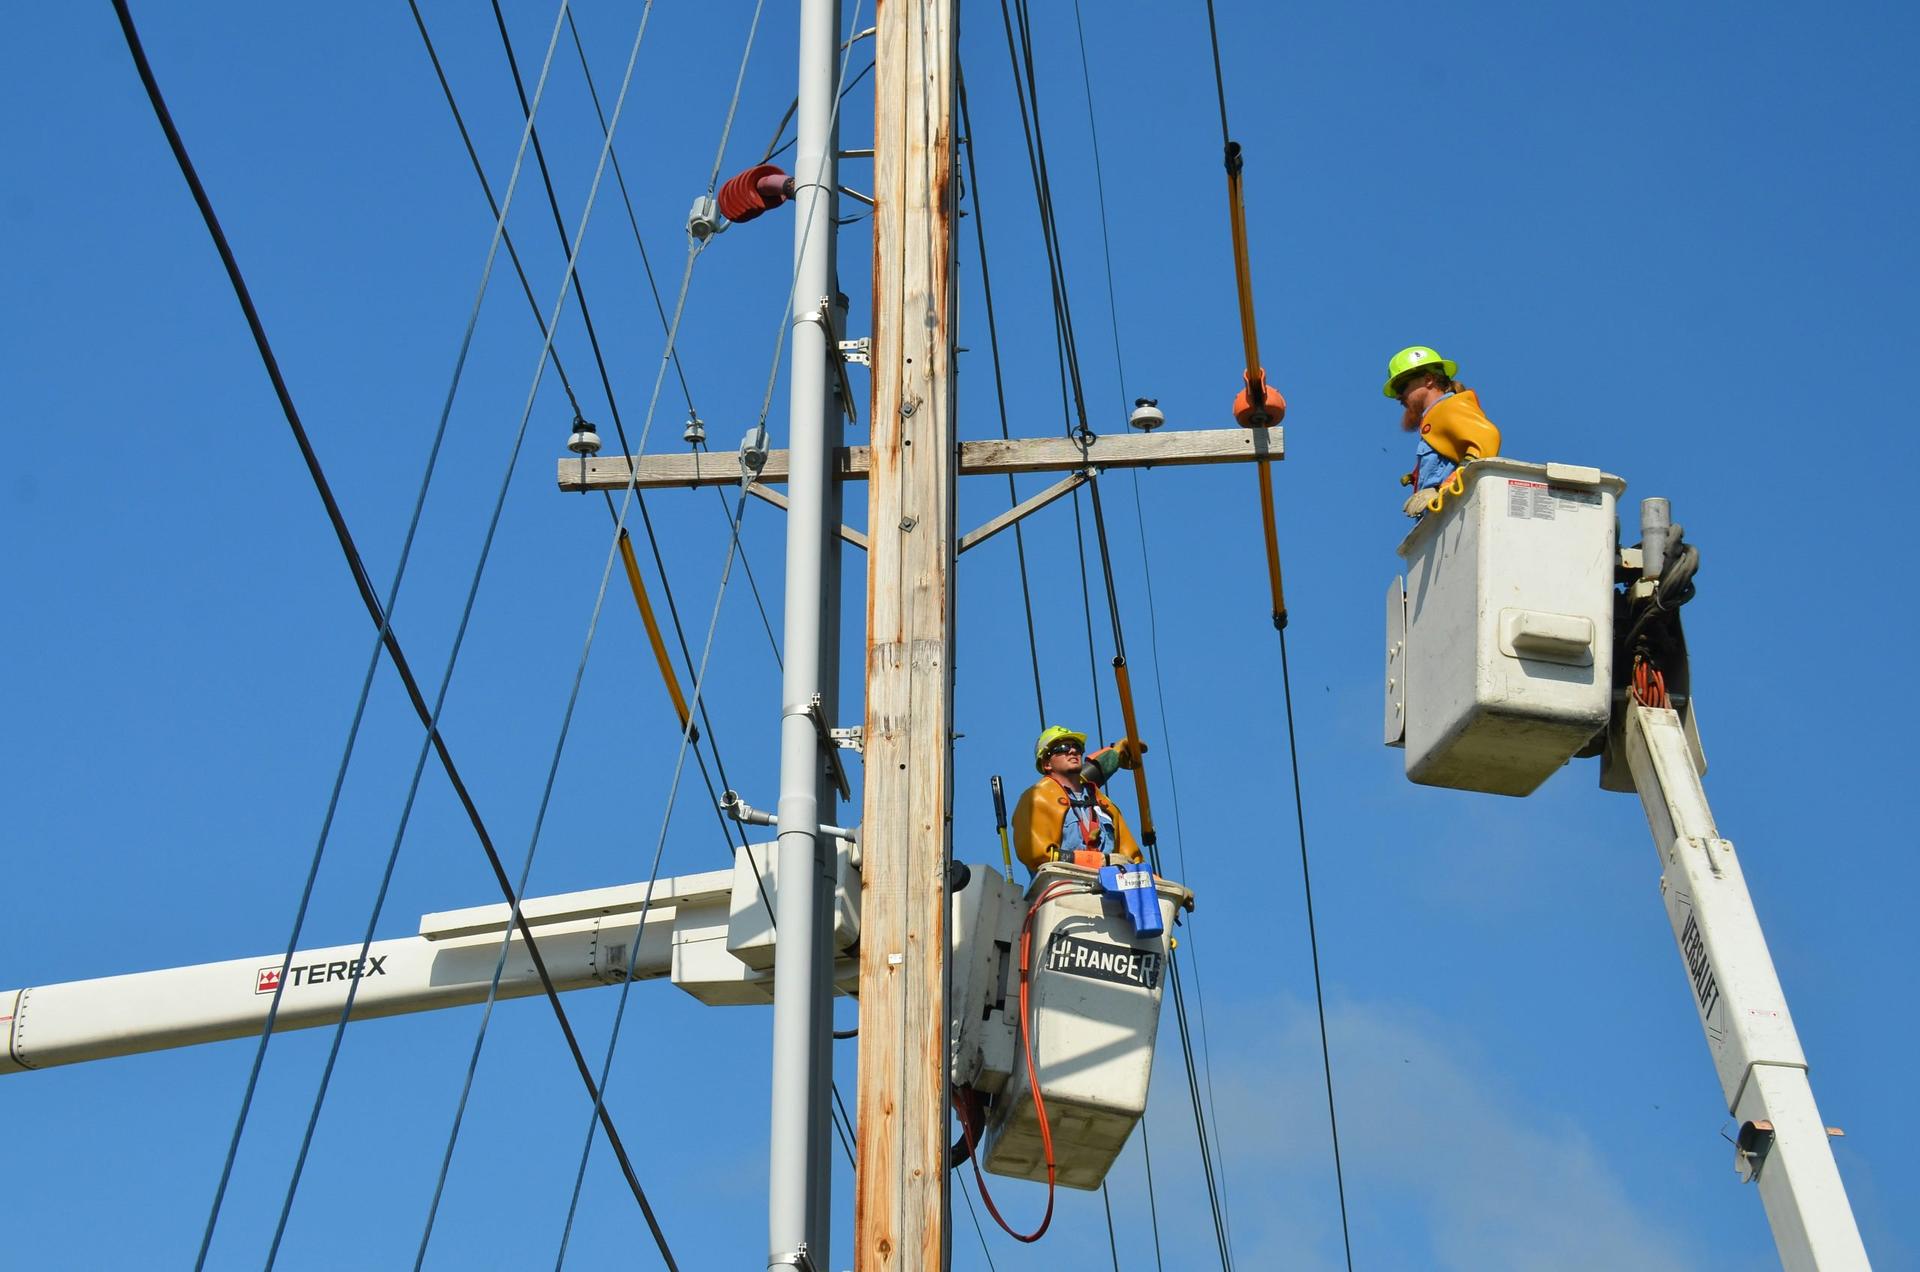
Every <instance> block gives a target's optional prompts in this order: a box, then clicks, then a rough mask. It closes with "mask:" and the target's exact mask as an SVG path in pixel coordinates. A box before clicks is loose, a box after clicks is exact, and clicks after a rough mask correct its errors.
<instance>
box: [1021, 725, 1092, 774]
mask: <svg viewBox="0 0 1920 1272" xmlns="http://www.w3.org/2000/svg"><path fill="white" fill-rule="evenodd" d="M1062 742H1071V743H1073V744H1074V745H1075V746H1077V747H1079V748H1080V750H1081V752H1082V753H1085V751H1086V749H1087V735H1086V734H1084V733H1080V732H1077V731H1076V730H1073V729H1069V728H1067V727H1066V726H1065V725H1059V724H1056V725H1051V726H1049V727H1048V728H1046V729H1044V730H1042V731H1041V734H1040V740H1039V741H1038V742H1035V743H1034V744H1033V766H1034V767H1035V768H1037V769H1039V770H1040V771H1041V772H1042V773H1044V772H1046V771H1047V752H1048V751H1050V750H1052V749H1053V748H1054V747H1055V746H1057V745H1059V744H1060V743H1062Z"/></svg>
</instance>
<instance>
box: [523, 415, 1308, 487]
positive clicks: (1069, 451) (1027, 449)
mask: <svg viewBox="0 0 1920 1272" xmlns="http://www.w3.org/2000/svg"><path fill="white" fill-rule="evenodd" d="M1285 457H1286V451H1285V446H1284V442H1283V438H1282V434H1281V430H1280V429H1278V428H1204V429H1190V430H1186V431H1184V432H1178V433H1165V432H1158V433H1152V434H1138V433H1113V434H1109V435H1105V436H1099V437H1095V438H1092V439H1091V440H1090V441H1088V442H1087V444H1086V445H1085V446H1084V447H1083V446H1082V445H1081V443H1080V441H1079V440H1078V439H1077V438H1072V437H1022V438H1015V439H1013V440H1011V441H1008V440H1007V439H1005V438H994V439H992V440H989V441H977V442H961V443H960V476H962V477H987V476H994V475H997V474H1002V473H1012V474H1015V475H1018V474H1021V473H1068V472H1078V471H1081V470H1083V469H1086V468H1088V467H1094V468H1155V467H1166V468H1176V467H1181V466H1185V465H1189V464H1238V463H1252V462H1257V461H1260V460H1274V459H1284V458H1285ZM787 462H788V457H787V452H786V451H784V450H776V451H768V452H767V462H766V466H765V467H763V468H762V469H761V470H760V472H759V474H758V477H757V482H759V483H764V484H775V485H777V484H781V483H784V482H785V481H786V480H787ZM871 465H872V453H871V451H870V449H869V448H868V447H865V446H845V447H839V448H837V449H836V450H835V451H834V457H833V471H832V475H833V476H835V477H837V478H839V479H840V480H841V481H865V480H866V479H867V473H868V470H869V468H870V467H871ZM635 470H638V476H633V474H634V473H635ZM558 472H559V480H560V489H561V490H562V491H565V492H567V493H574V492H580V491H590V490H613V491H620V490H625V489H626V488H627V482H628V480H629V478H630V477H631V478H632V480H633V484H634V486H635V487H636V488H638V489H640V490H668V489H673V488H676V487H682V486H684V487H693V486H731V485H733V484H734V483H736V482H738V481H739V480H740V466H739V464H738V463H735V462H733V459H732V457H731V456H726V457H715V456H712V455H702V454H699V453H697V452H694V453H689V454H685V455H640V456H626V455H602V456H597V457H595V458H592V459H587V460H584V461H582V460H581V459H579V458H577V457H575V456H568V457H567V458H565V459H562V460H560V461H558ZM754 493H756V494H758V493H759V492H758V491H755V492H754Z"/></svg>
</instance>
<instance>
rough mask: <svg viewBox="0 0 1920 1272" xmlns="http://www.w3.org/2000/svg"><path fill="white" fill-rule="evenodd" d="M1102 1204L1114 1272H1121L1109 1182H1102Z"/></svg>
mask: <svg viewBox="0 0 1920 1272" xmlns="http://www.w3.org/2000/svg"><path fill="white" fill-rule="evenodd" d="M1100 1204H1101V1205H1102V1206H1103V1207H1105V1208H1106V1212H1107V1252H1108V1253H1109V1254H1111V1255H1112V1256H1113V1272H1120V1242H1119V1239H1118V1238H1116V1237H1115V1236H1114V1234H1113V1198H1112V1197H1110V1196H1108V1195H1107V1181H1106V1180H1104V1179H1103V1180H1101V1181H1100Z"/></svg>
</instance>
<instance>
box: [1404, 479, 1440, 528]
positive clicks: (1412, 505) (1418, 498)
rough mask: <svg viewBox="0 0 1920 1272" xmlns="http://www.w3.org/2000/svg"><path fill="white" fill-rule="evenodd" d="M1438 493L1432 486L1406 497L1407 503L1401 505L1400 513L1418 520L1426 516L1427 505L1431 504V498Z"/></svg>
mask: <svg viewBox="0 0 1920 1272" xmlns="http://www.w3.org/2000/svg"><path fill="white" fill-rule="evenodd" d="M1439 493H1440V492H1439V490H1438V488H1436V487H1433V486H1429V487H1427V488H1426V489H1425V490H1416V491H1414V492H1413V493H1412V494H1411V495H1408V496H1407V502H1406V503H1405V504H1403V505H1401V508H1400V511H1402V512H1404V513H1406V514H1407V515H1408V516H1409V517H1412V518H1414V519H1415V520H1418V519H1419V518H1420V517H1422V516H1424V515H1425V514H1426V511H1427V505H1428V504H1430V503H1432V502H1433V497H1434V496H1435V495H1437V494H1439Z"/></svg>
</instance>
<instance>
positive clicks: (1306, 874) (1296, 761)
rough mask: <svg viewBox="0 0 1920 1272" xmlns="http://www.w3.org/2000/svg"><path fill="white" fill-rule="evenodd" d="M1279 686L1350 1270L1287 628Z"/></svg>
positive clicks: (1336, 1182)
mask: <svg viewBox="0 0 1920 1272" xmlns="http://www.w3.org/2000/svg"><path fill="white" fill-rule="evenodd" d="M1280 687H1281V692H1282V694H1283V695H1284V696H1285V701H1286V705H1287V760H1288V762H1289V764H1291V765H1292V768H1293V814H1294V823H1295V825H1296V827H1297V828H1298V830H1299V832H1300V883H1301V887H1302V890H1303V891H1304V893H1305V895H1306V903H1307V948H1308V950H1309V951H1311V953H1312V955H1313V1005H1314V1009H1315V1011H1316V1012H1317V1013H1318V1014H1319V1017H1320V1065H1321V1068H1322V1069H1323V1070H1325V1072H1326V1078H1327V1127H1328V1129H1329V1131H1330V1132H1331V1133H1332V1136H1333V1182H1334V1185H1335V1187H1336V1188H1337V1189H1338V1190H1339V1193H1340V1240H1341V1242H1342V1244H1343V1245H1344V1246H1345V1248H1346V1252H1347V1269H1348V1272H1352V1269H1353V1238H1352V1237H1351V1236H1350V1235H1349V1234H1348V1229H1347V1178H1346V1172H1345V1171H1344V1170H1343V1169H1342V1168H1341V1164H1340V1119H1339V1117H1338V1116H1337V1115H1336V1114H1335V1113H1334V1108H1333V1053H1332V1051H1331V1050H1329V1048H1328V1046H1327V1002H1326V997H1325V995H1324V994H1323V993H1322V991H1321V988H1320V937H1319V935H1318V933H1317V932H1316V931H1315V928H1314V922H1313V874H1312V871H1311V870H1310V869H1309V868H1308V866H1307V816H1306V811H1305V805H1304V803H1303V802H1302V800H1301V796H1300V750H1299V747H1298V746H1296V745H1295V743H1294V738H1293V678H1292V676H1291V675H1290V674H1289V670H1288V667H1287V629H1286V628H1284V627H1283V628H1281V629H1280Z"/></svg>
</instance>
